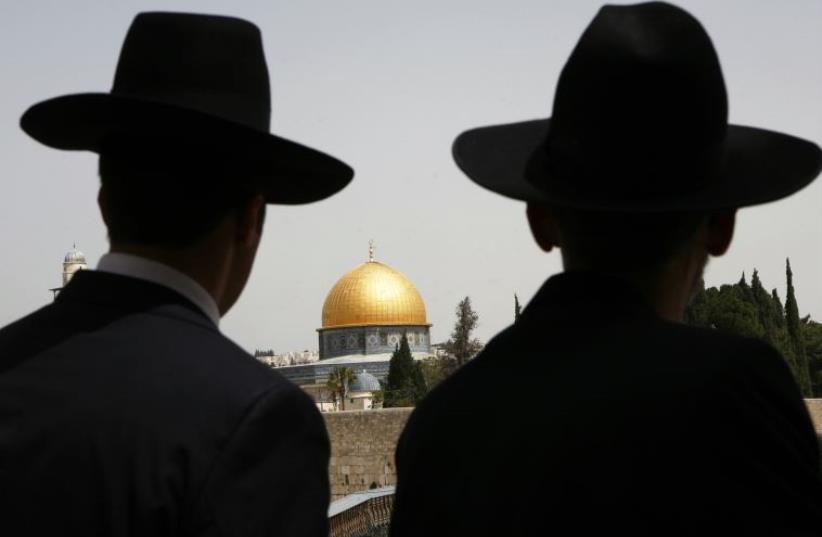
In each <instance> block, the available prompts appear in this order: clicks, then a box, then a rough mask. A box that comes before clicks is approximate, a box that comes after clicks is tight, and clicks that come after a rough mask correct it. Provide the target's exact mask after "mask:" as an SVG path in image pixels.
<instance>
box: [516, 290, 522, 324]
mask: <svg viewBox="0 0 822 537" xmlns="http://www.w3.org/2000/svg"><path fill="white" fill-rule="evenodd" d="M520 315H522V306H520V305H519V297H518V296H517V294H516V293H514V322H517V321H519V316H520Z"/></svg>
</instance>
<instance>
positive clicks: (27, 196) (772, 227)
mask: <svg viewBox="0 0 822 537" xmlns="http://www.w3.org/2000/svg"><path fill="white" fill-rule="evenodd" d="M600 5H601V3H600V2H594V1H587V0H584V1H583V0H562V1H559V0H538V1H523V0H506V1H504V2H503V1H500V0H497V1H495V2H487V1H480V0H469V1H453V0H415V1H414V2H399V1H386V0H349V1H347V2H340V1H337V0H309V1H300V2H297V1H290V2H284V1H283V2H275V1H272V0H267V1H257V0H243V1H242V2H228V1H225V0H224V1H222V2H217V1H210V0H198V1H196V2H195V1H193V0H189V1H180V0H176V1H172V0H163V1H162V2H160V1H142V0H140V1H138V0H130V1H125V0H116V1H114V0H72V1H71V2H66V1H65V0H52V1H46V0H26V1H25V2H22V1H16V2H10V1H6V2H3V3H2V4H0V50H2V51H3V52H2V53H0V72H2V73H3V77H2V78H3V84H2V89H0V92H2V93H0V95H1V96H2V98H0V177H2V179H0V252H3V256H4V259H3V260H2V262H0V282H2V283H0V325H4V324H6V323H8V322H11V321H13V320H14V319H16V318H17V317H20V316H22V315H23V314H25V313H28V312H30V311H33V310H34V309H36V308H38V307H40V306H42V305H45V304H47V303H49V301H50V300H51V296H50V293H49V292H48V289H49V288H50V287H56V286H58V285H59V284H60V273H61V267H62V265H61V264H62V259H63V255H64V254H65V253H66V251H67V250H69V249H70V248H71V245H72V243H73V242H77V245H78V247H79V248H80V249H81V250H82V251H83V252H84V253H85V254H86V256H87V258H88V260H89V262H90V263H91V264H92V265H94V264H96V262H97V260H98V259H99V257H100V256H101V255H102V254H103V253H105V251H106V250H107V241H106V236H105V229H104V227H103V224H102V221H101V219H100V216H99V213H98V210H97V206H96V203H95V198H96V190H97V186H98V179H97V176H96V156H95V155H93V154H91V153H77V152H61V151H56V150H53V149H49V148H46V147H45V146H42V145H40V144H38V143H36V142H34V141H33V140H31V139H29V138H28V137H27V136H26V135H25V134H24V133H23V132H22V131H21V130H20V128H19V126H18V121H19V118H20V115H21V114H22V113H23V111H24V110H25V109H26V108H27V107H28V106H29V105H31V104H33V103H35V102H37V101H39V100H42V99H45V98H49V97H52V96H56V95H60V94H65V93H73V92H85V91H108V90H109V88H110V85H111V81H112V77H113V74H114V68H115V64H116V61H117V56H118V54H119V49H120V46H121V44H122V40H123V37H124V35H125V31H126V29H127V27H128V25H129V23H130V22H131V19H132V18H133V16H134V15H135V14H136V13H138V12H140V11H148V10H166V11H169V10H176V11H196V12H202V13H215V14H226V15H234V16H239V17H243V18H246V19H249V20H251V21H253V22H254V23H256V24H257V25H258V26H259V27H260V28H261V29H262V32H263V39H264V43H265V52H266V55H267V59H268V66H269V71H270V74H271V81H272V98H273V106H274V112H273V118H272V132H274V133H276V134H278V135H281V136H284V137H287V138H291V139H294V140H296V141H299V142H302V143H305V144H307V145H310V146H313V147H316V148H318V149H321V150H324V151H327V152H329V153H331V154H333V155H335V156H337V157H339V158H341V159H343V160H345V161H346V162H348V163H349V164H351V165H352V166H353V167H354V169H355V170H356V177H355V178H354V181H353V183H352V184H351V185H350V186H349V187H348V188H347V189H345V190H344V191H343V192H342V193H341V194H339V195H337V196H335V197H333V198H331V199H329V200H327V201H323V202H320V203H317V204H313V205H306V206H300V207H280V206H271V207H270V210H269V213H268V220H267V222H266V227H265V233H264V237H263V242H262V244H261V247H260V251H259V256H258V259H257V264H256V266H255V269H254V272H253V274H252V275H251V279H250V282H249V285H248V287H247V288H246V290H245V293H244V294H243V296H242V298H241V299H240V301H239V302H238V303H237V305H236V306H235V307H234V309H233V310H232V311H231V312H230V313H229V314H228V315H227V316H226V317H225V318H224V320H223V325H222V326H223V331H224V332H225V333H226V334H227V335H228V336H229V337H231V338H232V339H234V340H235V341H236V342H237V343H239V344H240V345H241V346H242V347H244V348H246V349H248V350H249V351H253V350H254V349H255V348H273V349H274V350H275V351H277V352H285V351H289V350H300V349H316V348H317V336H316V332H315V329H316V328H317V327H319V325H320V312H321V308H322V304H323V300H324V299H325V296H326V293H327V292H328V291H329V289H330V288H331V286H332V285H333V284H334V282H335V281H336V280H337V278H339V277H340V276H341V275H342V274H343V273H344V272H346V271H347V270H349V269H350V268H352V267H354V266H355V265H357V264H358V263H361V262H363V261H365V260H366V258H367V252H368V240H369V239H372V238H373V239H374V240H375V242H376V245H377V259H378V260H380V261H382V262H384V263H387V264H389V265H391V266H392V267H394V268H395V269H397V270H399V271H401V272H403V273H405V274H406V275H407V276H408V277H409V278H410V279H411V280H412V281H413V282H414V283H415V284H416V286H417V288H418V289H419V291H420V293H421V294H422V297H423V299H424V300H425V303H426V306H427V310H428V317H429V322H432V323H433V324H434V326H433V328H432V336H433V339H434V341H442V340H445V339H447V337H448V335H449V333H450V331H451V328H452V326H453V321H454V308H455V306H456V304H457V302H458V301H459V300H460V299H461V298H462V297H464V296H466V295H469V296H471V298H472V301H473V302H474V305H475V308H476V310H477V312H478V313H479V316H480V325H479V329H478V334H477V335H478V336H479V337H480V338H481V339H483V340H487V339H488V338H490V337H492V336H493V335H494V334H495V333H496V332H498V331H499V330H501V329H503V328H504V327H505V326H507V325H508V324H509V323H510V322H511V321H512V319H513V294H514V292H517V293H518V294H519V296H520V299H521V300H522V301H524V302H527V301H528V300H529V299H530V298H531V297H532V296H533V294H534V293H535V292H536V291H537V289H538V288H539V286H540V285H541V284H542V282H543V281H544V279H545V278H546V277H547V276H549V275H551V274H553V273H555V272H557V271H559V270H560V262H559V255H558V254H557V253H552V254H543V253H541V252H540V251H539V250H538V248H537V247H536V246H535V244H534V243H533V241H532V240H531V238H530V235H529V232H528V228H527V226H526V222H525V217H524V209H525V206H524V204H523V203H520V202H515V201H512V200H508V199H505V198H503V197H501V196H497V195H494V194H492V193H490V192H487V191H484V190H482V189H481V188H479V187H477V186H475V185H474V184H473V183H472V182H470V181H469V180H468V179H467V178H465V177H464V176H463V175H462V174H461V173H460V172H459V170H458V169H457V168H456V166H455V165H454V163H453V161H452V159H451V149H450V147H451V142H452V140H453V139H454V137H455V136H456V135H457V134H459V133H460V132H461V131H463V130H465V129H468V128H471V127H474V126H479V125H485V124H492V123H502V122H511V121H517V120H525V119H533V118H539V117H546V116H549V115H550V113H551V102H552V99H553V93H554V87H555V84H556V79H557V76H558V74H559V72H560V69H561V68H562V65H563V64H564V62H565V60H566V59H567V56H568V54H569V53H570V51H571V49H572V47H573V46H574V44H575V43H576V41H577V39H578V38H579V35H580V34H581V32H582V31H583V29H584V28H585V26H586V25H587V24H588V22H589V21H590V19H591V18H592V17H593V16H594V14H595V13H596V11H597V9H598V8H599V6H600ZM679 5H681V6H683V7H685V8H686V9H688V10H689V11H691V12H692V13H693V14H694V15H696V16H697V18H699V19H700V20H701V21H702V23H703V25H704V26H705V27H706V29H707V30H708V33H709V34H710V35H711V37H712V38H713V41H714V44H715V46H716V48H717V50H718V52H719V57H720V60H721V63H722V66H723V69H724V73H725V80H726V84H727V87H728V92H729V99H730V118H731V121H732V122H736V123H739V124H745V125H755V126H761V127H766V128H770V129H773V130H779V131H784V132H788V133H791V134H794V135H797V136H801V137H805V138H809V139H811V140H814V141H816V142H817V143H819V142H820V141H822V31H820V28H822V2H820V1H819V0H790V1H785V2H774V1H772V0H770V1H753V0H721V1H717V0H699V1H698V0H694V1H683V2H680V3H679ZM786 257H790V258H791V262H792V265H793V269H794V274H795V285H796V288H797V297H798V300H799V308H800V311H801V313H803V314H805V313H810V314H811V315H812V317H814V318H816V319H822V181H817V182H816V183H814V184H812V185H811V186H810V187H809V188H807V189H805V190H804V191H802V192H800V193H799V194H797V195H795V196H793V197H791V198H788V199H787V200H783V201H780V202H777V203H773V204H770V205H767V206H763V207H754V208H750V209H744V210H742V211H741V212H740V213H739V218H738V228H737V233H736V239H735V242H734V244H733V245H732V247H731V251H730V252H729V254H728V255H726V256H725V257H724V258H721V259H716V260H714V261H712V263H711V264H710V267H709V269H708V272H707V275H706V280H707V283H708V285H717V284H721V283H731V282H735V281H737V280H738V279H739V275H740V274H741V273H742V271H745V272H746V273H748V274H750V272H751V271H752V269H753V268H754V267H756V268H758V269H759V272H760V275H761V277H762V280H763V282H764V284H765V285H766V286H767V287H769V288H771V287H778V289H779V292H780V295H781V296H782V297H783V298H784V262H785V258H786Z"/></svg>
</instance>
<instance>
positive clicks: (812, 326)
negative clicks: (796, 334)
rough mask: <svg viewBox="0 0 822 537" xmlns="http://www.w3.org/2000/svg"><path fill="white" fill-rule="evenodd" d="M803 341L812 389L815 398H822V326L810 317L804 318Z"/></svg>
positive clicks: (802, 323)
mask: <svg viewBox="0 0 822 537" xmlns="http://www.w3.org/2000/svg"><path fill="white" fill-rule="evenodd" d="M801 327H802V341H803V343H804V347H805V355H806V356H807V357H808V368H809V369H810V371H809V373H810V378H811V389H812V391H813V394H814V396H815V397H819V396H822V324H820V323H817V322H815V321H812V320H811V319H810V316H805V317H803V318H802V322H801Z"/></svg>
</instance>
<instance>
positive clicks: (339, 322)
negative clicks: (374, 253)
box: [322, 260, 428, 328]
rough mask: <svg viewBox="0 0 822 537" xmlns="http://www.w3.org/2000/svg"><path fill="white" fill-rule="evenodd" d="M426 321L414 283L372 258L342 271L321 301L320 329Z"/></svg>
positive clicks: (421, 302)
mask: <svg viewBox="0 0 822 537" xmlns="http://www.w3.org/2000/svg"><path fill="white" fill-rule="evenodd" d="M427 324H428V321H427V320H426V317H425V304H424V303H423V301H422V297H421V296H420V294H419V292H418V291H417V289H416V288H415V287H414V284H412V283H411V281H410V280H409V279H408V278H406V277H405V276H404V275H403V274H401V273H399V272H397V271H396V270H394V269H392V268H391V267H389V266H388V265H384V264H382V263H378V262H377V261H373V260H371V261H368V262H366V263H363V264H361V265H359V266H357V267H354V268H353V269H352V270H350V271H348V272H347V273H346V274H344V275H343V277H342V278H340V279H339V280H338V281H337V283H336V284H334V287H332V288H331V291H330V292H329V293H328V296H327V297H326V299H325V304H323V326H322V327H323V328H338V327H343V326H373V325H427Z"/></svg>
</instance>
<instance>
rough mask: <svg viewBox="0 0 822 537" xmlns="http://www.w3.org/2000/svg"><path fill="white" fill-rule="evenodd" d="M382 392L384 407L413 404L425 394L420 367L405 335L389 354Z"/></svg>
mask: <svg viewBox="0 0 822 537" xmlns="http://www.w3.org/2000/svg"><path fill="white" fill-rule="evenodd" d="M384 392H385V394H384V396H383V406H385V407H386V408H390V407H407V406H415V405H416V404H417V402H419V401H420V400H421V399H422V398H423V396H425V392H426V388H425V379H424V378H423V373H422V369H421V368H420V366H419V364H417V363H415V362H414V357H413V356H412V355H411V347H409V345H408V338H407V337H405V335H403V336H402V339H401V340H400V344H399V345H398V346H397V348H396V350H394V354H392V355H391V361H390V362H389V364H388V377H387V378H386V381H385V390H384Z"/></svg>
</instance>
